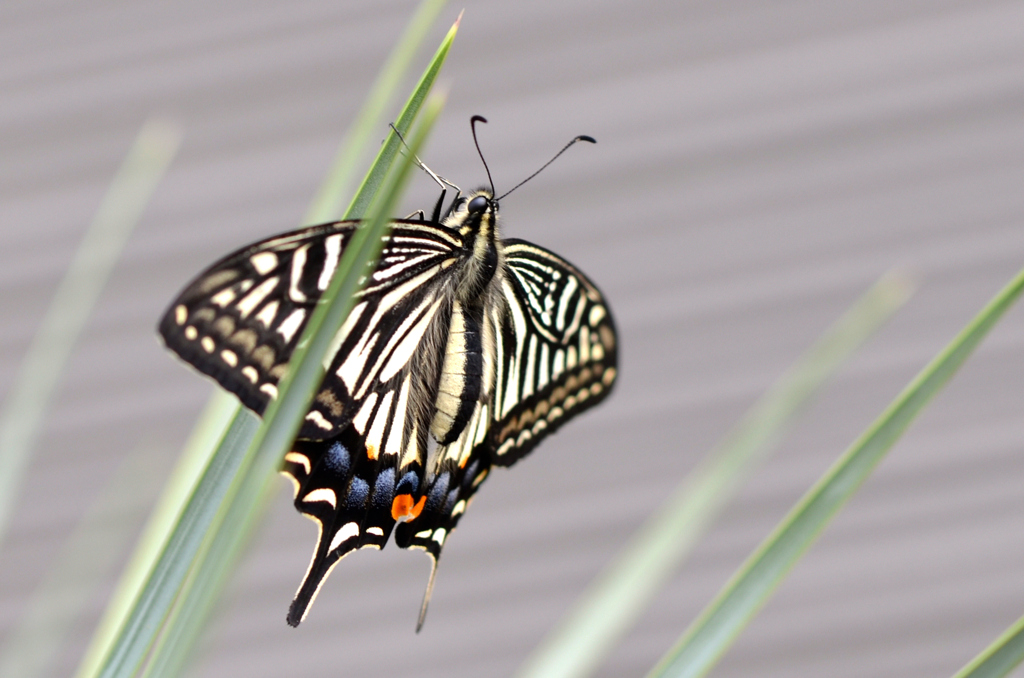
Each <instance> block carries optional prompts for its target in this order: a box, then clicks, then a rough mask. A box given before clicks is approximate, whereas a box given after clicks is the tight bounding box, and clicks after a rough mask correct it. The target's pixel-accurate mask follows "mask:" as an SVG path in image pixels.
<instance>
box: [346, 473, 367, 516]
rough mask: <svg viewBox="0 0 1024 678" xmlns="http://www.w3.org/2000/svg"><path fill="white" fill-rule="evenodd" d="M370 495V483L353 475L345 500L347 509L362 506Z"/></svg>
mask: <svg viewBox="0 0 1024 678" xmlns="http://www.w3.org/2000/svg"><path fill="white" fill-rule="evenodd" d="M369 495H370V484H369V483H367V482H366V481H365V480H363V479H362V478H359V477H353V478H352V482H351V483H349V486H348V495H347V501H346V503H347V504H348V508H349V510H355V509H359V508H362V507H363V505H364V504H366V498H367V497H368V496H369Z"/></svg>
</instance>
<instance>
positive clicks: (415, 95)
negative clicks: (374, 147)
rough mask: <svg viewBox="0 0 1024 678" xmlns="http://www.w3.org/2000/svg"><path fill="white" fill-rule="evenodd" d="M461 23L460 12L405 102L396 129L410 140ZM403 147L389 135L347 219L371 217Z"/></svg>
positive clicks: (357, 192)
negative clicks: (376, 196) (371, 208)
mask: <svg viewBox="0 0 1024 678" xmlns="http://www.w3.org/2000/svg"><path fill="white" fill-rule="evenodd" d="M429 1H430V0H428V2H429ZM460 23H462V13H461V12H459V16H458V18H457V19H456V20H455V23H454V24H452V27H451V28H449V29H448V33H447V35H445V36H444V40H442V41H441V45H440V47H438V48H437V51H436V52H434V56H433V58H431V60H430V64H429V65H428V66H427V70H425V71H424V72H423V75H422V76H421V77H420V81H419V82H418V83H417V84H416V88H415V89H413V92H412V96H411V97H409V100H408V101H406V102H405V106H404V107H403V108H402V112H401V113H399V114H398V119H397V120H395V127H396V128H397V129H398V131H399V132H400V133H401V134H402V136H404V137H407V138H408V136H409V128H410V127H411V126H412V123H413V120H415V119H416V114H417V113H418V112H419V110H420V109H421V108H422V107H423V102H424V101H426V99H427V95H428V94H430V88H431V87H433V86H434V81H435V80H437V75H438V73H440V72H441V67H442V66H444V62H445V59H447V58H448V50H449V49H450V48H451V46H452V42H453V41H454V40H455V34H456V33H458V32H459V24H460ZM401 148H402V140H401V139H399V138H397V137H396V136H395V134H393V133H392V134H388V135H387V139H386V140H385V142H384V145H383V146H381V149H380V151H379V152H378V153H377V158H376V159H375V160H374V161H373V165H372V166H371V167H370V171H369V172H367V173H366V177H365V178H364V179H363V183H362V184H361V185H360V186H359V190H357V191H356V194H355V197H353V198H352V202H350V203H349V206H348V208H347V209H346V210H345V216H344V217H343V218H345V219H360V218H362V217H363V215H365V214H367V208H368V207H369V205H370V202H371V201H372V200H373V197H374V194H375V192H376V190H377V187H379V186H381V184H382V182H383V181H384V175H385V174H387V173H388V171H390V169H391V167H392V166H393V165H394V163H395V158H396V156H397V155H398V152H399V150H401Z"/></svg>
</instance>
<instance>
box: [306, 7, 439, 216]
mask: <svg viewBox="0 0 1024 678" xmlns="http://www.w3.org/2000/svg"><path fill="white" fill-rule="evenodd" d="M444 5H445V0H425V1H424V2H422V3H421V4H420V6H419V7H418V8H417V10H416V14H414V15H413V17H412V19H411V20H410V21H409V25H408V26H407V27H406V29H405V31H404V32H403V33H402V37H400V38H399V39H398V42H397V43H395V48H394V50H393V51H392V52H391V55H390V56H389V57H388V60H387V61H386V62H385V64H384V67H383V68H382V69H381V71H380V74H379V75H378V76H377V79H376V80H375V81H374V83H373V87H371V88H370V94H369V96H367V98H366V102H365V103H364V104H363V108H362V110H360V111H359V115H358V116H357V117H356V119H355V122H353V123H352V126H351V127H350V128H349V130H348V132H347V133H346V134H345V138H344V140H343V141H342V142H341V145H340V146H339V147H338V154H337V155H336V156H335V160H334V165H333V167H332V169H331V171H330V173H329V174H328V175H327V178H326V179H325V181H324V183H323V185H322V186H321V188H320V190H319V191H318V192H317V194H316V197H315V198H314V199H313V202H312V204H310V206H309V210H308V211H307V212H306V217H305V219H304V220H303V223H307V224H315V223H320V222H324V221H330V220H331V219H335V218H337V214H338V212H339V210H340V209H341V202H342V200H343V197H342V196H346V195H348V194H349V190H350V189H349V183H350V181H351V180H352V177H353V176H354V175H355V173H356V168H357V166H358V163H359V159H360V158H362V157H363V151H364V149H365V148H366V147H367V145H369V143H370V141H371V140H372V139H373V138H374V137H375V135H379V134H381V132H383V130H384V129H385V128H386V125H387V120H385V118H384V115H385V111H386V110H387V106H388V104H389V103H390V102H391V99H392V98H393V96H394V93H395V92H396V91H397V89H398V86H399V85H400V84H401V81H402V78H403V77H404V76H405V74H406V73H407V72H408V70H409V66H410V64H411V63H412V59H413V57H414V56H416V52H417V51H418V50H419V47H420V45H422V44H423V39H424V38H425V37H426V35H427V31H428V30H429V29H430V27H431V26H433V25H434V21H435V20H436V19H437V16H438V14H440V13H441V9H442V8H443V7H444ZM456 25H457V22H456ZM455 30H456V27H455V26H453V27H452V30H451V31H449V33H448V36H447V37H446V38H445V40H444V42H442V43H441V48H440V49H441V50H443V54H442V56H441V59H440V61H438V60H436V59H435V61H434V62H432V65H433V64H434V63H436V65H437V68H436V69H435V70H434V71H433V72H432V73H430V72H429V71H428V74H429V78H428V77H427V74H425V75H424V78H425V79H426V80H427V82H426V83H424V82H422V81H421V83H420V84H421V86H422V85H425V89H424V94H425V92H426V91H428V90H429V89H430V86H431V85H432V84H433V82H434V78H436V77H437V72H438V71H439V70H440V68H441V64H442V63H443V61H444V56H445V55H447V53H448V48H449V47H450V46H451V41H452V40H453V39H454V37H455ZM419 101H420V102H422V101H423V99H422V97H421V98H420V99H419ZM418 108H419V106H418V105H417V106H416V109H417V110H418ZM410 121H411V118H410ZM399 129H401V128H399ZM406 129H408V124H406ZM383 176H384V175H383V174H381V175H380V178H383ZM367 178H369V177H367ZM377 183H379V179H378V182H377ZM365 185H367V184H366V183H365V182H364V186H365ZM375 186H376V184H374V187H375ZM348 212H351V209H350V210H348ZM351 217H352V215H351V214H348V213H346V215H345V218H346V219H348V218H351Z"/></svg>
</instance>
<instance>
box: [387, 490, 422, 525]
mask: <svg viewBox="0 0 1024 678" xmlns="http://www.w3.org/2000/svg"><path fill="white" fill-rule="evenodd" d="M426 503H427V495H423V496H422V497H420V500H419V501H417V502H415V503H414V502H413V499H412V495H411V494H400V495H398V496H397V497H395V500H394V501H393V502H391V517H392V518H394V519H395V520H397V521H399V522H402V521H406V520H414V519H416V518H418V517H419V515H420V512H421V511H423V506H424V504H426Z"/></svg>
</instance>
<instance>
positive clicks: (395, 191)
mask: <svg viewBox="0 0 1024 678" xmlns="http://www.w3.org/2000/svg"><path fill="white" fill-rule="evenodd" d="M443 105H444V98H443V96H442V95H438V94H434V95H432V96H431V98H430V99H428V100H427V102H426V106H425V108H424V111H423V115H422V116H421V119H420V123H419V124H418V125H417V127H416V130H415V132H414V134H413V136H412V138H411V139H410V141H409V153H408V154H407V155H405V156H403V157H402V158H401V159H400V161H399V163H398V165H397V166H396V168H395V170H394V171H393V172H391V173H389V174H388V175H387V177H386V178H385V181H384V184H383V185H382V186H381V187H380V190H379V191H378V192H377V195H376V197H375V198H374V200H373V201H372V202H371V203H370V209H369V212H368V213H367V219H366V221H365V222H364V224H363V225H362V227H361V228H360V229H359V230H357V231H356V233H355V234H354V235H353V236H352V240H351V241H350V243H349V245H348V247H346V248H345V252H344V254H343V255H342V257H341V261H340V262H339V263H338V269H337V272H336V273H335V276H334V279H333V280H332V281H331V284H330V285H329V286H328V288H327V290H326V291H325V292H324V296H323V298H322V300H321V303H320V304H319V305H318V306H317V308H316V310H315V311H314V312H313V315H312V317H311V318H310V320H309V324H308V325H307V327H306V329H305V331H304V332H303V336H302V338H301V339H300V340H299V342H298V344H297V348H296V350H295V352H294V353H293V354H292V358H291V361H290V362H289V364H288V374H287V375H286V376H285V378H284V379H283V380H282V382H281V384H280V385H279V397H278V398H277V399H276V400H272V401H271V402H270V404H269V406H268V407H267V411H266V412H265V413H264V423H263V426H261V427H260V429H259V431H257V433H256V437H255V439H254V440H253V443H252V446H251V447H250V452H249V455H247V456H251V458H252V461H251V464H250V466H249V467H248V468H247V469H245V471H244V472H243V474H241V475H240V477H239V478H237V479H236V482H235V483H234V484H233V485H232V488H231V491H230V494H229V496H228V498H227V499H226V501H225V506H224V507H223V508H222V510H221V511H220V512H218V514H217V517H216V519H215V521H214V524H213V525H211V529H210V531H209V533H208V534H207V536H206V540H205V541H204V544H203V549H202V551H201V553H200V554H199V557H198V559H197V563H196V568H195V570H194V576H192V577H190V580H189V582H188V583H187V585H186V586H185V587H184V590H183V591H182V595H181V597H180V598H179V600H178V603H177V604H176V605H175V609H174V611H173V612H172V614H171V617H170V619H169V620H168V624H167V630H166V632H165V633H164V634H163V636H162V637H161V639H160V642H159V644H158V646H157V647H156V649H155V651H154V653H153V656H152V660H151V663H150V665H149V666H148V667H147V670H146V672H145V674H144V675H145V676H146V678H171V677H173V676H177V675H179V674H180V672H181V670H182V668H183V667H184V665H185V663H186V661H187V658H188V656H189V655H190V654H191V649H192V647H193V646H194V644H195V640H196V639H197V638H198V634H199V632H200V630H201V628H202V626H203V622H204V621H205V619H206V618H207V616H208V615H209V612H210V610H211V609H212V606H213V603H214V601H215V600H216V598H217V595H218V591H219V590H220V589H221V588H222V587H223V584H224V583H225V582H226V580H227V578H228V575H229V574H230V572H232V571H233V570H234V565H235V563H236V562H237V560H238V556H239V554H240V552H241V549H242V548H243V546H244V545H245V544H246V542H247V541H248V537H249V535H250V533H251V532H252V527H253V525H254V523H255V522H256V517H257V515H258V514H259V513H260V511H259V510H258V508H259V507H260V505H261V503H260V501H259V500H260V498H261V497H262V496H264V495H265V494H266V493H267V491H268V486H269V484H270V482H271V479H272V478H273V475H274V471H276V470H277V469H278V467H279V466H280V463H281V459H282V458H283V457H284V454H285V452H287V451H288V449H289V447H290V446H291V444H292V441H293V440H295V436H296V435H297V434H298V431H299V427H300V426H301V424H302V421H303V419H304V418H305V415H306V413H307V412H309V406H310V404H311V403H312V401H313V397H314V396H315V395H316V391H317V389H318V388H319V387H320V384H321V382H322V381H323V376H324V370H325V357H326V356H327V353H328V349H329V347H330V345H331V342H332V340H333V339H334V336H335V335H336V334H337V332H338V330H339V329H340V328H341V326H342V324H343V323H344V321H345V318H347V317H348V314H349V312H350V311H351V310H352V306H353V305H354V303H355V299H354V297H355V293H356V292H357V291H358V290H359V287H360V280H361V279H363V280H365V277H366V276H367V275H368V273H369V272H370V271H371V270H372V268H373V266H374V265H375V263H376V261H377V258H378V257H379V256H380V252H381V249H382V247H383V239H384V237H385V236H386V234H387V232H388V229H389V227H390V222H391V219H392V216H391V215H392V214H393V213H394V212H395V210H396V209H397V208H398V204H399V201H400V199H401V196H402V193H403V191H404V190H405V186H406V184H407V183H408V180H409V177H410V175H411V174H412V171H413V169H414V168H415V167H416V165H415V162H414V160H413V158H414V157H415V156H416V155H417V154H418V153H419V152H420V150H421V149H422V148H423V146H424V143H425V142H426V138H427V136H428V134H429V133H430V129H431V128H432V127H433V125H434V123H435V121H436V120H437V116H438V115H439V114H440V112H441V108H442V107H443ZM282 610H284V605H282Z"/></svg>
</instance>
